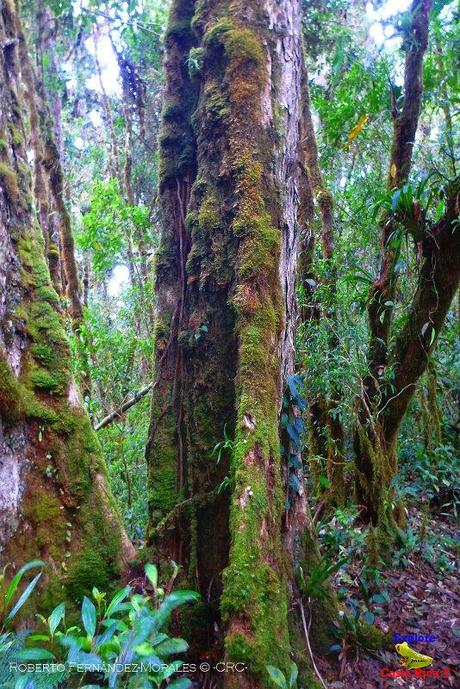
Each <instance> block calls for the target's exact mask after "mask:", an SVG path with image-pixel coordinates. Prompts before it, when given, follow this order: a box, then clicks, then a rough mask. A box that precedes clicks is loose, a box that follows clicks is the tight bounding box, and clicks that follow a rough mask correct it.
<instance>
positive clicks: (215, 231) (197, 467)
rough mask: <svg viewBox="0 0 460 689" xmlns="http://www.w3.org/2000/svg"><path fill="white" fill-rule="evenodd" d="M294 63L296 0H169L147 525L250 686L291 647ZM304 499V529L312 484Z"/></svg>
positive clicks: (260, 682) (298, 64)
mask: <svg viewBox="0 0 460 689" xmlns="http://www.w3.org/2000/svg"><path fill="white" fill-rule="evenodd" d="M302 65H303V51H302V42H301V11H300V5H299V3H298V2H297V0H282V1H281V2H276V3H275V2H272V1H271V0H266V1H265V2H263V1H262V0H257V1H256V2H253V3H251V4H250V5H248V4H247V3H242V2H233V3H228V2H226V0H213V1H211V2H207V3H206V4H203V3H196V4H195V2H193V1H192V0H175V2H174V3H173V5H172V9H171V14H170V20H169V27H168V30H167V33H166V62H165V70H166V86H165V94H164V109H163V115H162V129H161V133H160V143H161V158H160V173H161V177H160V194H161V196H160V200H161V208H162V216H163V217H162V234H161V241H160V247H159V249H158V251H157V254H156V293H157V299H158V309H157V319H156V362H155V370H156V379H155V383H154V396H153V402H152V416H151V425H150V433H149V441H148V446H147V462H148V471H149V515H150V516H149V525H150V526H149V540H150V543H151V545H152V546H153V547H154V549H155V550H156V552H158V553H159V554H161V556H163V557H164V558H165V559H169V558H173V559H175V560H176V561H178V562H180V563H181V564H182V565H183V567H184V570H185V572H186V574H187V576H188V578H189V580H190V581H191V582H194V583H195V585H196V586H197V587H198V588H199V590H200V591H201V592H202V594H203V598H204V603H203V606H202V608H201V609H200V611H199V612H196V614H197V615H199V616H200V617H199V620H197V621H196V626H195V627H196V628H195V631H196V633H194V634H192V641H193V642H194V647H195V648H196V649H197V651H198V650H199V651H200V652H203V649H204V650H207V651H208V652H211V651H212V649H213V648H214V647H216V648H217V650H218V651H222V645H224V646H225V652H226V657H227V659H228V660H231V661H234V662H236V661H241V662H244V663H245V664H246V665H247V668H248V669H247V671H246V672H245V673H244V674H238V675H234V676H232V675H231V674H227V675H226V676H225V678H223V680H222V681H223V686H225V687H237V686H238V687H240V688H243V689H244V688H245V687H248V688H249V687H251V688H255V687H268V686H269V681H268V677H267V673H266V668H265V666H266V664H268V663H271V664H273V665H277V666H278V667H280V668H283V669H286V668H287V667H288V664H289V651H290V638H289V630H288V606H289V597H290V594H291V591H292V587H291V586H290V575H292V574H293V558H292V550H294V545H293V544H294V541H296V539H294V538H290V537H289V535H286V534H285V533H283V524H285V523H286V522H285V519H284V517H285V513H284V510H285V505H284V502H285V486H284V485H283V477H282V460H281V456H280V435H279V417H280V409H281V401H282V392H283V389H284V385H285V381H286V378H287V376H289V375H290V374H292V372H293V368H294V356H293V354H294V345H293V342H294V340H293V335H294V326H295V320H296V306H295V274H296V268H297V242H298V234H299V228H298V221H297V214H298V198H299V192H300V189H299V185H300V182H299V166H298V155H299V150H300V122H301V105H300V90H301V86H300V84H301V72H302ZM192 124H193V126H192ZM224 439H226V440H225V442H224V443H223V445H222V441H224ZM219 444H220V445H219ZM216 445H217V446H218V447H220V453H219V455H218V456H219V458H220V461H216V452H214V454H212V450H213V448H214V447H215V446H216ZM302 510H303V512H302ZM295 514H296V519H294V518H293V519H291V522H292V523H295V524H297V527H296V528H298V533H299V534H301V535H302V536H303V535H304V533H305V527H306V524H307V517H306V510H305V496H304V494H303V498H302V504H301V505H300V507H299V509H297V505H296V507H295ZM293 515H294V513H293V514H292V515H291V516H292V517H293ZM297 517H298V518H297ZM166 518H167V519H166ZM166 527H167V528H166ZM292 528H294V526H293V527H292ZM295 545H296V547H297V546H298V543H297V542H296V543H295ZM290 589H291V590H290ZM216 629H217V630H218V631H217V632H216ZM198 637H199V638H198Z"/></svg>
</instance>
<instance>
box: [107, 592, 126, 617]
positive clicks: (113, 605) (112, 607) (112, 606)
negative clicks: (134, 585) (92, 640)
mask: <svg viewBox="0 0 460 689" xmlns="http://www.w3.org/2000/svg"><path fill="white" fill-rule="evenodd" d="M130 593H131V586H125V588H124V589H120V591H117V593H116V594H115V595H114V597H113V598H112V600H111V601H110V603H109V605H108V607H107V610H106V613H105V617H110V616H111V615H113V614H114V613H115V612H117V611H118V609H119V605H120V603H121V602H122V601H124V600H125V598H126V596H128V595H129V594H130Z"/></svg>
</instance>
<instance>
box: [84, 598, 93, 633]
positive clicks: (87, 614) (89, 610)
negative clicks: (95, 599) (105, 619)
mask: <svg viewBox="0 0 460 689" xmlns="http://www.w3.org/2000/svg"><path fill="white" fill-rule="evenodd" d="M81 620H82V622H83V626H84V628H85V631H86V633H87V634H88V636H90V637H91V638H93V636H94V634H95V632H96V608H95V607H94V604H93V603H92V602H91V601H90V599H89V598H87V597H86V596H85V597H84V598H83V603H82V606H81Z"/></svg>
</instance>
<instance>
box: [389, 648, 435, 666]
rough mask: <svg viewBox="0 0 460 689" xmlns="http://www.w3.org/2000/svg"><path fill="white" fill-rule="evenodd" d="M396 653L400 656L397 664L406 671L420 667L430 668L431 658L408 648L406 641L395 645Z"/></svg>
mask: <svg viewBox="0 0 460 689" xmlns="http://www.w3.org/2000/svg"><path fill="white" fill-rule="evenodd" d="M395 648H396V651H397V652H398V654H399V655H400V656H401V660H400V661H399V664H400V665H401V666H402V667H405V668H407V669H408V670H415V669H416V668H421V667H430V665H433V658H431V656H426V655H424V654H423V653H417V651H414V649H413V648H411V647H410V646H409V644H408V643H407V641H404V643H402V644H396V646H395Z"/></svg>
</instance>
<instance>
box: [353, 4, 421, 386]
mask: <svg viewBox="0 0 460 689" xmlns="http://www.w3.org/2000/svg"><path fill="white" fill-rule="evenodd" d="M430 10H431V0H413V3H412V6H411V8H410V13H411V18H412V21H411V24H410V27H409V29H408V31H407V34H406V37H405V43H404V47H405V50H406V59H405V66H404V104H403V107H402V109H401V112H400V113H396V115H395V117H394V122H393V139H392V146H391V154H390V164H389V168H388V170H389V171H388V189H390V190H391V189H399V188H401V187H402V186H403V184H404V183H405V182H406V181H407V179H408V177H409V173H410V169H411V165H412V151H413V148H414V143H415V135H416V132H417V127H418V120H419V115H420V107H421V103H422V94H423V83H422V67H423V56H424V54H425V51H426V48H427V45H428V23H429V15H430ZM394 229H395V223H394V221H393V220H392V218H389V217H388V216H387V215H385V216H384V217H383V219H382V221H381V227H380V231H381V267H380V271H379V276H378V278H377V280H376V281H375V282H374V284H373V286H372V289H371V293H370V297H369V308H368V315H369V327H370V343H369V376H368V377H367V379H366V380H365V390H366V394H367V395H368V396H369V397H370V398H371V399H372V397H373V392H374V390H375V386H376V381H378V378H379V376H380V375H381V374H382V372H383V370H384V368H385V366H386V360H387V345H388V340H389V337H390V332H391V322H392V315H393V308H392V306H391V305H390V304H391V303H392V302H393V301H394V297H395V291H396V274H395V272H394V266H395V263H396V261H397V256H398V250H397V249H392V248H391V246H390V245H389V239H390V237H391V235H392V233H393V232H394Z"/></svg>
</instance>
